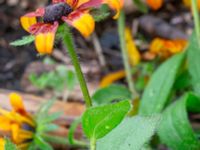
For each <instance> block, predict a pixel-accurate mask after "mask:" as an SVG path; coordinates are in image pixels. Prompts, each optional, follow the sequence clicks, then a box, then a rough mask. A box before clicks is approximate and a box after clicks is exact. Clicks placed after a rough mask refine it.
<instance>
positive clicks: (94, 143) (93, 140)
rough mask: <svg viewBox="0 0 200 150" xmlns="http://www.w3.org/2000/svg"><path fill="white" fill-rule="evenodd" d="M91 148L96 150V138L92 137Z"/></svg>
mask: <svg viewBox="0 0 200 150" xmlns="http://www.w3.org/2000/svg"><path fill="white" fill-rule="evenodd" d="M90 150H96V140H95V139H90Z"/></svg>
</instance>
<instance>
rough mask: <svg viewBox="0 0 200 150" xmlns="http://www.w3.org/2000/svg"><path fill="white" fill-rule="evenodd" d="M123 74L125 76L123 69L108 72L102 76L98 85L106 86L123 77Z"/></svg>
mask: <svg viewBox="0 0 200 150" xmlns="http://www.w3.org/2000/svg"><path fill="white" fill-rule="evenodd" d="M125 76H126V73H125V71H124V70H120V71H116V72H113V73H109V74H107V75H106V76H104V77H103V79H102V80H101V82H100V87H102V88H103V87H107V86H109V85H110V84H112V83H113V82H115V81H118V80H120V79H123V78H124V77H125Z"/></svg>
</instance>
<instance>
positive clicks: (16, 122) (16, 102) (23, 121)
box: [0, 93, 36, 149]
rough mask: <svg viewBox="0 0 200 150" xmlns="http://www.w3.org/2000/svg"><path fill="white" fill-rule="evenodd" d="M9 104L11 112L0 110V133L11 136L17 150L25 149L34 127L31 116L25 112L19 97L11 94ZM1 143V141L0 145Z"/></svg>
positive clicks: (1, 141) (0, 141)
mask: <svg viewBox="0 0 200 150" xmlns="http://www.w3.org/2000/svg"><path fill="white" fill-rule="evenodd" d="M10 103H11V106H12V110H11V111H7V110H5V109H2V108H0V131H1V132H5V133H8V135H11V139H12V141H13V142H14V143H15V144H17V147H18V148H19V149H26V148H27V147H28V145H29V144H30V142H31V140H32V138H33V134H34V130H35V127H36V125H35V123H34V121H33V118H32V116H31V115H30V114H29V113H28V112H26V110H25V108H24V105H23V101H22V97H21V96H20V95H18V94H17V93H11V94H10ZM2 143H4V142H3V140H2V139H1V140H0V145H1V144H2Z"/></svg>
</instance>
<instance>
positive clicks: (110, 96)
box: [92, 85, 132, 105]
mask: <svg viewBox="0 0 200 150" xmlns="http://www.w3.org/2000/svg"><path fill="white" fill-rule="evenodd" d="M131 98H132V95H131V92H130V91H129V90H128V89H127V88H126V87H124V86H122V85H110V86H108V87H105V88H101V89H99V90H97V91H96V92H95V93H94V94H93V96H92V100H93V102H94V103H96V104H97V105H102V104H108V103H111V102H112V101H113V100H124V99H131Z"/></svg>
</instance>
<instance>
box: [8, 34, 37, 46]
mask: <svg viewBox="0 0 200 150" xmlns="http://www.w3.org/2000/svg"><path fill="white" fill-rule="evenodd" d="M34 40H35V37H34V36H33V35H29V36H24V37H22V39H19V40H16V41H13V42H11V43H10V45H12V46H23V45H27V44H30V43H32V42H33V41H34Z"/></svg>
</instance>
